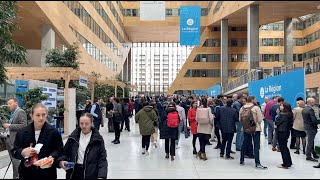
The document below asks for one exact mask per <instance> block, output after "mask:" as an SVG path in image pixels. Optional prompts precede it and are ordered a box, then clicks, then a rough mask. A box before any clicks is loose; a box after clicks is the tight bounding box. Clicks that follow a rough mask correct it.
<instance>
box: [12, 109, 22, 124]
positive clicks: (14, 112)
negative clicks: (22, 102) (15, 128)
mask: <svg viewBox="0 0 320 180" xmlns="http://www.w3.org/2000/svg"><path fill="white" fill-rule="evenodd" d="M19 109H20V108H19V107H17V108H16V109H15V110H14V111H13V113H12V114H11V115H10V124H12V121H13V117H14V115H15V114H16V112H17V111H18V110H19Z"/></svg>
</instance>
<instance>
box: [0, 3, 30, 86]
mask: <svg viewBox="0 0 320 180" xmlns="http://www.w3.org/2000/svg"><path fill="white" fill-rule="evenodd" d="M17 18H18V6H17V2H16V1H0V84H5V83H6V80H7V79H8V77H7V76H6V69H5V64H6V63H14V64H22V63H28V62H27V60H26V54H27V50H26V49H25V48H24V47H23V46H21V45H20V44H18V43H16V42H15V41H14V40H13V38H12V33H13V32H14V31H15V30H16V29H17V28H18V27H17V24H16V22H17Z"/></svg>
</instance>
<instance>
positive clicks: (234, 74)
mask: <svg viewBox="0 0 320 180" xmlns="http://www.w3.org/2000/svg"><path fill="white" fill-rule="evenodd" d="M245 73H247V70H246V69H228V77H239V76H242V75H244V74H245Z"/></svg>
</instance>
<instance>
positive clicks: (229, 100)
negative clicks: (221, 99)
mask: <svg viewBox="0 0 320 180" xmlns="http://www.w3.org/2000/svg"><path fill="white" fill-rule="evenodd" d="M232 103H233V100H232V99H230V98H228V99H227V106H229V107H231V106H232Z"/></svg>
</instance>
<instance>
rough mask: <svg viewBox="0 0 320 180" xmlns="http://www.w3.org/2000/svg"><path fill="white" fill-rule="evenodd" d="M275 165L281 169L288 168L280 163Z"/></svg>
mask: <svg viewBox="0 0 320 180" xmlns="http://www.w3.org/2000/svg"><path fill="white" fill-rule="evenodd" d="M277 167H278V168H282V169H289V167H285V166H283V165H282V164H280V165H278V166H277Z"/></svg>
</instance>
